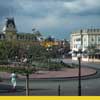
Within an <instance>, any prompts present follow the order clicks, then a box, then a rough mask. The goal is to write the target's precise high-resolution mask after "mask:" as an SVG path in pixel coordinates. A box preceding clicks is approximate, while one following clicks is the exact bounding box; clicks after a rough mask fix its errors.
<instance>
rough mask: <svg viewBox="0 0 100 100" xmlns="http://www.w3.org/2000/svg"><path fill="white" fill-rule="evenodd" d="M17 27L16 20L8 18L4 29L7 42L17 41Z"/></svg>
mask: <svg viewBox="0 0 100 100" xmlns="http://www.w3.org/2000/svg"><path fill="white" fill-rule="evenodd" d="M16 32H17V30H16V25H15V21H14V18H13V17H12V18H6V20H5V25H4V28H3V33H4V34H5V37H6V40H15V39H16Z"/></svg>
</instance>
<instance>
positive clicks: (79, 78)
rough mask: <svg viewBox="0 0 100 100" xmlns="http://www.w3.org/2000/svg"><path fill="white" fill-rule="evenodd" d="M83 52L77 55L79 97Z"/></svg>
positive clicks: (79, 94) (79, 93)
mask: <svg viewBox="0 0 100 100" xmlns="http://www.w3.org/2000/svg"><path fill="white" fill-rule="evenodd" d="M81 57H82V55H81V51H79V53H78V54H77V58H78V63H79V69H78V96H81Z"/></svg>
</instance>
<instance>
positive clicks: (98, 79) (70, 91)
mask: <svg viewBox="0 0 100 100" xmlns="http://www.w3.org/2000/svg"><path fill="white" fill-rule="evenodd" d="M64 61H65V60H64ZM66 62H67V61H66ZM68 62H69V61H68ZM82 65H83V64H82ZM84 65H85V66H86V65H87V67H90V66H91V67H92V68H94V69H97V74H96V75H94V76H87V77H85V78H83V80H82V95H83V96H92V95H93V96H99V95H100V69H99V64H95V63H93V64H92V63H84ZM59 85H60V90H61V91H60V94H61V95H62V96H76V95H78V80H77V78H76V79H73V78H72V79H64V80H62V79H59V80H30V95H33V96H35V95H36V96H40V95H42V96H57V95H58V86H59ZM0 88H1V89H0V95H17V96H19V95H25V80H17V90H16V91H15V92H13V91H12V90H11V83H10V80H4V81H3V82H1V83H0Z"/></svg>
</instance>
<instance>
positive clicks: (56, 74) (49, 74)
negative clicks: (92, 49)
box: [0, 68, 96, 79]
mask: <svg viewBox="0 0 100 100" xmlns="http://www.w3.org/2000/svg"><path fill="white" fill-rule="evenodd" d="M95 73H96V70H94V69H91V68H81V76H88V75H93V74H95ZM77 76H78V68H74V69H73V68H66V69H64V70H62V71H39V72H37V73H35V74H31V75H30V79H42V78H43V79H46V78H73V77H77ZM0 77H1V78H2V79H10V73H7V72H0ZM18 78H19V79H24V78H25V76H22V75H19V74H18Z"/></svg>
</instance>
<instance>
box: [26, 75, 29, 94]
mask: <svg viewBox="0 0 100 100" xmlns="http://www.w3.org/2000/svg"><path fill="white" fill-rule="evenodd" d="M26 96H29V74H26Z"/></svg>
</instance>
